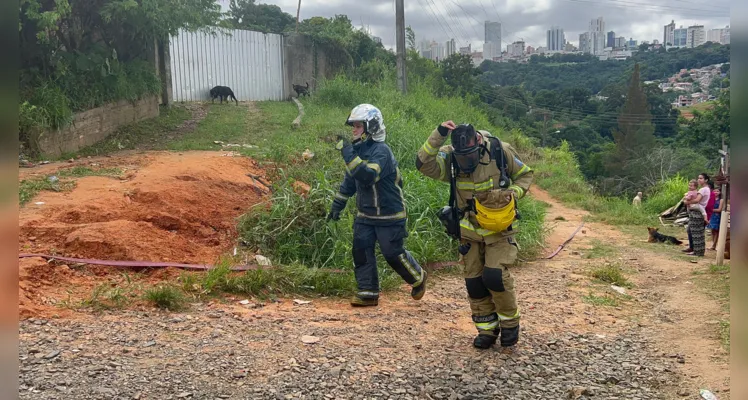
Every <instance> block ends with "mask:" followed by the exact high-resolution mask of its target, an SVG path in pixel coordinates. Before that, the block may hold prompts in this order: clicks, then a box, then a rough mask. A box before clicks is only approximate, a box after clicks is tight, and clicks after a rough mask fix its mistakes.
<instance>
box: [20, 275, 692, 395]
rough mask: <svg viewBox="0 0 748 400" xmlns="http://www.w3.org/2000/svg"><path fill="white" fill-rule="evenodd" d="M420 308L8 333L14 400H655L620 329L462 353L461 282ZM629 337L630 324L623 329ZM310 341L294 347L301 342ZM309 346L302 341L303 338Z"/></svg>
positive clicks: (210, 311)
mask: <svg viewBox="0 0 748 400" xmlns="http://www.w3.org/2000/svg"><path fill="white" fill-rule="evenodd" d="M435 284H436V287H437V289H436V290H435V291H434V292H431V293H435V292H436V293H439V295H438V296H437V295H436V294H433V295H432V296H431V298H429V297H427V298H425V299H424V300H423V301H422V302H418V303H416V302H413V301H408V299H407V298H406V297H405V296H402V295H389V296H390V297H396V298H394V299H392V298H391V299H389V300H384V299H383V301H382V302H381V303H380V307H378V308H376V309H366V310H358V309H351V308H349V307H347V305H346V304H345V303H344V302H343V301H340V300H337V301H333V300H314V301H312V303H310V304H307V305H295V304H293V302H292V301H290V300H284V301H282V302H281V303H271V304H268V305H261V304H250V305H248V306H241V307H240V306H233V305H230V304H229V305H226V304H223V305H222V304H203V305H195V306H193V308H192V309H191V310H190V311H189V312H185V313H181V314H170V313H165V312H160V311H153V310H150V311H148V310H146V311H134V310H133V311H121V312H116V313H105V314H101V315H97V316H90V315H89V316H83V317H82V318H78V319H72V320H71V319H68V320H41V319H29V320H26V321H23V322H22V323H21V331H20V339H21V343H20V351H19V359H20V363H21V375H20V380H19V386H20V389H19V395H20V398H22V399H179V398H194V399H388V398H393V399H494V398H511V399H587V398H596V399H621V400H623V399H626V400H635V399H659V398H667V396H666V394H665V393H666V390H665V389H666V388H667V387H668V386H670V392H672V387H673V385H675V384H676V383H677V382H678V377H677V374H676V373H674V372H672V371H675V370H676V366H675V365H676V363H678V362H682V361H683V360H682V359H681V358H678V357H674V356H671V355H668V354H662V353H661V352H660V351H659V350H656V349H655V348H654V346H653V345H651V344H650V343H648V341H646V340H645V339H643V338H642V336H641V330H640V329H637V328H632V329H630V330H628V331H623V332H620V333H615V334H610V335H601V334H595V333H581V334H579V333H571V332H568V331H567V332H556V333H551V334H541V333H536V330H534V329H530V330H529V332H528V331H525V332H524V334H523V336H522V337H521V343H520V345H519V346H517V348H516V349H515V351H514V352H513V353H510V354H506V353H502V352H501V351H500V348H495V349H492V350H489V351H484V352H480V351H478V350H475V349H473V348H472V347H471V340H472V337H473V335H474V333H475V332H474V331H473V328H472V326H471V324H470V320H469V312H468V310H467V308H466V301H465V299H464V298H463V297H464V295H463V293H462V292H461V290H462V288H461V284H462V283H461V279H459V278H457V277H442V278H441V279H436V280H435ZM634 326H635V325H634ZM305 335H306V336H313V337H314V338H316V339H319V341H318V342H316V343H303V341H302V337H303V336H305ZM316 339H315V340H316Z"/></svg>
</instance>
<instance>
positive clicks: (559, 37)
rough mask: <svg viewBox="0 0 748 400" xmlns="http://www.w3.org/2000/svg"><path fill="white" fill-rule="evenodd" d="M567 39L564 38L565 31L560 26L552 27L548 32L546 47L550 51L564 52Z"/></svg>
mask: <svg viewBox="0 0 748 400" xmlns="http://www.w3.org/2000/svg"><path fill="white" fill-rule="evenodd" d="M565 43H566V38H565V37H564V30H563V29H562V28H559V27H558V26H552V27H551V29H549V30H548V32H546V47H547V48H548V50H549V51H563V50H564V44H565Z"/></svg>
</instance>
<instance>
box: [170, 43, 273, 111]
mask: <svg viewBox="0 0 748 400" xmlns="http://www.w3.org/2000/svg"><path fill="white" fill-rule="evenodd" d="M227 33H229V34H230V35H227V34H224V33H217V34H216V35H215V36H211V35H209V34H204V33H198V32H194V33H193V32H187V31H181V32H180V33H179V34H178V35H177V36H173V37H172V38H171V40H170V42H169V51H170V53H171V55H170V57H171V83H172V91H173V99H174V101H204V100H210V93H209V92H210V89H211V88H212V87H214V86H228V87H230V88H231V90H232V91H233V92H234V95H235V96H236V98H237V99H239V100H240V101H245V100H284V99H283V88H284V82H283V36H282V35H276V34H265V33H261V32H253V31H245V30H232V31H227Z"/></svg>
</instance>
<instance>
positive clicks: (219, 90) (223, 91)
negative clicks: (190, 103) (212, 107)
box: [210, 86, 239, 105]
mask: <svg viewBox="0 0 748 400" xmlns="http://www.w3.org/2000/svg"><path fill="white" fill-rule="evenodd" d="M219 96H220V97H221V104H223V99H226V101H231V100H229V99H234V101H235V102H236V105H239V100H237V99H236V96H234V92H233V91H232V90H231V88H230V87H228V86H216V87H214V88H213V89H210V102H211V103H213V102H215V100H216V97H219Z"/></svg>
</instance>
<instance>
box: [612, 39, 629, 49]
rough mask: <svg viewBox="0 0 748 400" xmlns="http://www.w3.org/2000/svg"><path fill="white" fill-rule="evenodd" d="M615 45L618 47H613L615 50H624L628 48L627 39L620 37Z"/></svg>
mask: <svg viewBox="0 0 748 400" xmlns="http://www.w3.org/2000/svg"><path fill="white" fill-rule="evenodd" d="M615 44H616V45H615V46H613V47H615V48H617V49H622V48H624V47H626V38H625V37H623V36H619V37H617V38H616V43H615Z"/></svg>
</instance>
